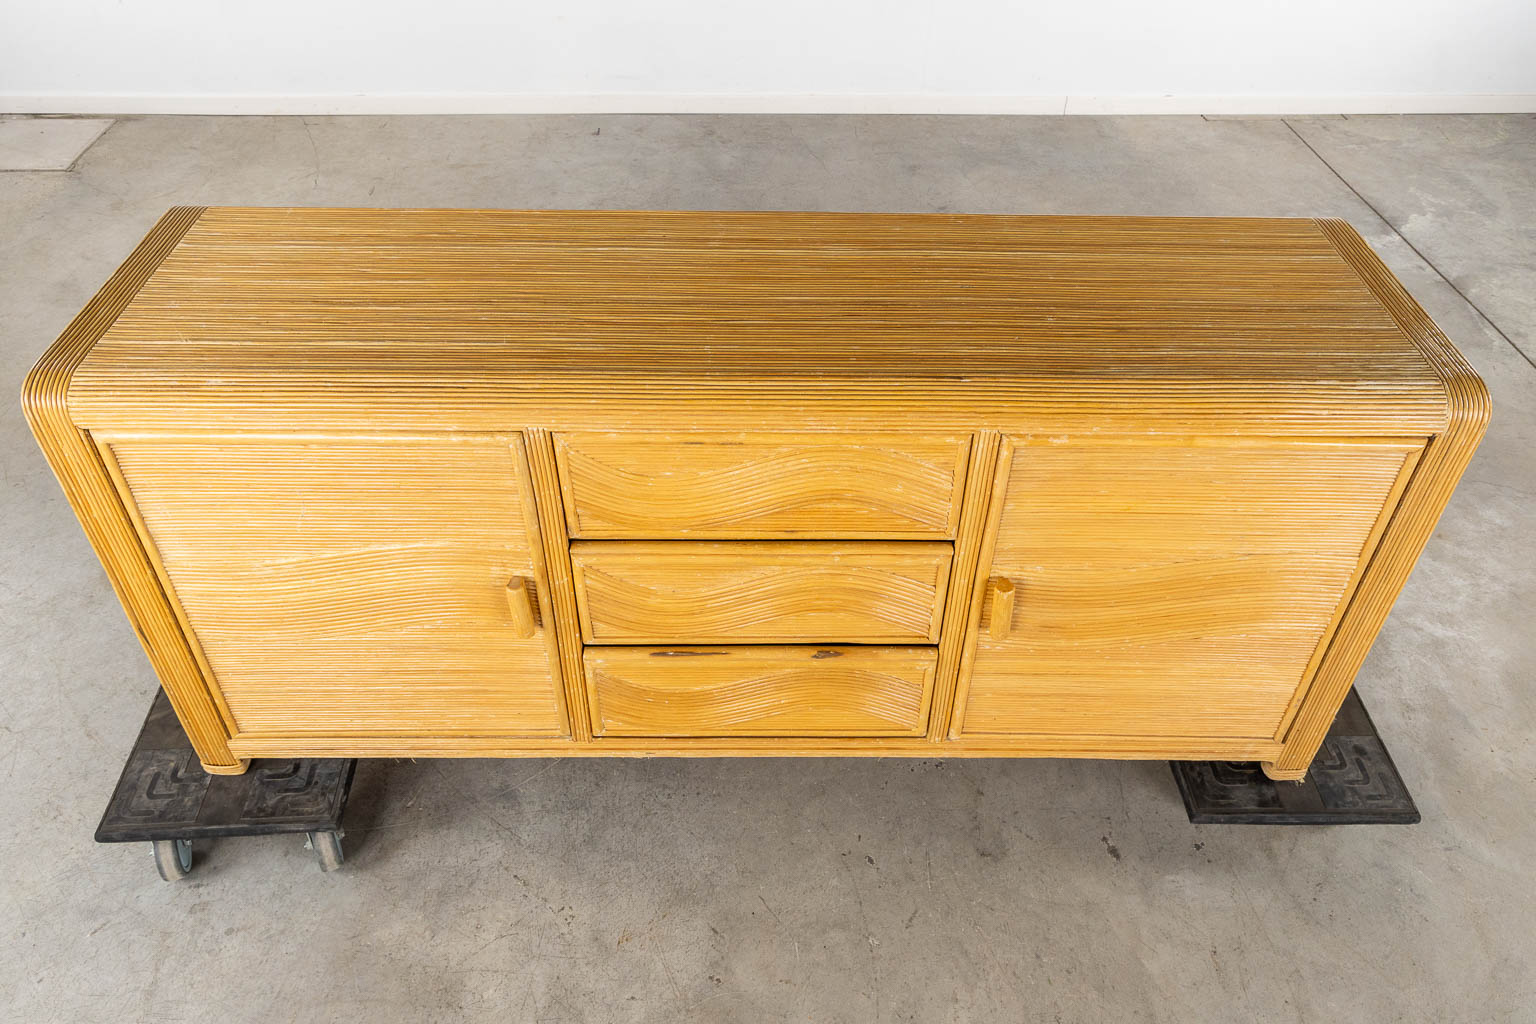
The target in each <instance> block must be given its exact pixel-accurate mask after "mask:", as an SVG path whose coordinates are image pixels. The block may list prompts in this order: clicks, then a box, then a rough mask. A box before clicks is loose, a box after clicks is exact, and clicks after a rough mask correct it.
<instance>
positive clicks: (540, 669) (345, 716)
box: [104, 436, 566, 736]
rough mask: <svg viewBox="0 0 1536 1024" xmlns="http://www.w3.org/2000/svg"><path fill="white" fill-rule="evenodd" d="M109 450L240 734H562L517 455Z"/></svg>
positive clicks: (156, 444) (439, 449)
mask: <svg viewBox="0 0 1536 1024" xmlns="http://www.w3.org/2000/svg"><path fill="white" fill-rule="evenodd" d="M104 440H105V441H106V442H107V443H108V444H109V445H110V455H111V457H112V458H113V459H114V460H115V463H116V466H117V468H118V470H119V472H120V473H121V476H122V479H123V481H124V483H125V484H126V486H127V488H128V491H129V493H131V494H132V495H133V497H134V500H135V506H136V508H137V511H138V514H139V516H140V517H141V520H142V522H143V525H144V529H145V531H146V533H147V539H148V540H149V541H150V543H152V545H153V549H154V551H155V553H156V557H157V560H158V563H159V564H160V565H161V566H162V567H163V571H164V573H165V576H166V583H167V586H168V587H169V588H171V589H172V590H173V591H174V592H175V594H176V595H177V597H178V599H179V603H180V606H181V610H182V612H183V613H184V617H185V621H186V623H187V626H188V628H189V632H190V635H191V636H192V637H193V638H195V640H196V642H197V645H198V648H199V649H200V651H201V653H202V655H203V656H204V657H205V658H206V661H207V664H208V667H209V669H210V670H211V672H212V675H213V678H214V680H215V681H216V683H217V685H218V688H219V691H220V693H221V694H222V696H223V698H224V700H225V702H226V703H227V705H228V707H229V710H230V713H231V715H232V717H233V720H234V725H235V727H236V729H237V730H238V733H240V734H246V733H250V734H260V733H267V734H276V735H286V736H292V735H305V734H307V735H326V736H343V735H351V734H369V733H373V734H399V735H412V734H415V735H422V734H427V735H431V734H441V733H458V734H480V735H501V736H515V735H560V734H563V733H564V732H565V731H566V729H565V723H564V715H563V711H562V708H561V701H560V691H559V687H557V686H556V684H555V667H554V666H555V660H554V651H553V649H552V646H551V645H550V644H548V643H547V642H546V639H545V638H543V637H536V636H534V635H533V630H532V629H530V630H529V631H528V632H527V633H526V634H524V633H523V631H522V630H521V629H519V627H518V624H517V623H516V622H515V621H514V620H513V617H512V613H511V609H510V607H509V604H508V598H507V581H508V580H509V579H512V578H514V577H519V578H522V579H524V580H527V581H528V582H530V583H532V584H533V585H534V587H535V592H536V593H539V592H544V593H540V602H539V603H540V604H547V603H548V598H547V596H545V594H547V591H545V585H544V583H543V582H542V580H543V576H544V574H543V561H542V555H541V554H540V553H539V552H538V543H537V532H536V530H534V529H533V528H532V527H533V526H534V523H533V522H532V521H531V516H532V511H531V509H530V508H529V502H530V495H529V493H528V490H527V487H526V484H524V483H523V479H524V477H525V474H526V469H525V468H524V466H523V463H522V461H521V452H522V447H521V446H522V440H521V438H519V437H516V436H502V437H485V436H479V437H462V436H461V437H453V438H446V437H436V438H429V437H421V438H410V439H400V440H394V441H387V442H381V441H377V440H372V439H368V438H356V437H354V438H331V439H328V440H325V441H311V442H309V443H305V442H303V441H294V440H291V439H286V438H277V439H272V440H267V441H256V440H251V439H243V440H240V441H238V442H237V441H230V440H224V441H220V442H216V443H213V442H191V443H189V442H187V441H185V440H182V439H160V440H155V439H150V438H145V437H142V436H141V437H128V438H106V439H104ZM524 593H525V594H526V593H527V591H526V589H525V590H524ZM527 600H528V597H527V596H525V597H524V601H525V602H526V601H527ZM529 611H530V613H531V612H532V608H531V607H530V609H529ZM531 625H532V623H531V621H530V622H529V626H531Z"/></svg>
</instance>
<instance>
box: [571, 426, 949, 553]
mask: <svg viewBox="0 0 1536 1024" xmlns="http://www.w3.org/2000/svg"><path fill="white" fill-rule="evenodd" d="M555 444H556V452H557V454H558V456H559V460H560V480H561V486H562V488H563V490H564V494H563V497H564V503H565V513H566V517H567V520H568V523H569V527H570V534H571V536H572V537H589V538H596V537H641V538H667V537H719V538H731V539H740V538H751V537H832V538H838V539H844V540H847V539H857V538H863V537H871V538H900V537H911V538H945V537H953V536H954V535H955V529H956V523H957V521H958V519H959V514H960V497H961V491H962V489H963V487H964V485H965V460H966V455H967V452H968V450H969V448H970V438H969V437H968V436H964V435H962V436H959V437H936V438H934V437H906V436H901V435H885V436H882V435H858V434H853V435H846V434H798V435H777V434H773V433H769V432H764V433H762V434H757V435H753V434H747V435H734V436H733V435H718V434H671V435H659V434H645V435H633V434H581V433H577V434H561V435H559V436H557V437H556V438H555Z"/></svg>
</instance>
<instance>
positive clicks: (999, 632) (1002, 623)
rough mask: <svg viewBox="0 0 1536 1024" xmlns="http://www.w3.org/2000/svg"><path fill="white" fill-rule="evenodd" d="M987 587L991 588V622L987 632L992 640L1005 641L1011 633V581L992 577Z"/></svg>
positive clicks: (1000, 577) (1005, 578) (1002, 577)
mask: <svg viewBox="0 0 1536 1024" xmlns="http://www.w3.org/2000/svg"><path fill="white" fill-rule="evenodd" d="M988 586H990V587H991V588H992V621H991V622H990V623H988V624H987V632H988V633H990V634H991V636H992V639H993V640H1007V639H1008V634H1010V633H1012V632H1013V580H1010V579H1008V578H1007V577H1004V576H994V577H992V580H991V582H990V583H989V584H988Z"/></svg>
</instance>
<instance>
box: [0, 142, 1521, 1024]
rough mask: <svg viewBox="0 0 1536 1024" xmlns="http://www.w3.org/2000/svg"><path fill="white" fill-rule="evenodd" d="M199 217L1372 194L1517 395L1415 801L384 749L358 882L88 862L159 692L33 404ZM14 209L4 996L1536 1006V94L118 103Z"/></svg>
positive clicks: (4, 672) (1470, 517)
mask: <svg viewBox="0 0 1536 1024" xmlns="http://www.w3.org/2000/svg"><path fill="white" fill-rule="evenodd" d="M182 203H186V204H211V203H228V204H338V205H369V206H492V207H631V208H652V209H667V208H708V209H824V210H911V211H923V210H936V211H967V212H998V213H1044V212H1050V213H1129V214H1192V215H1198V214H1229V215H1230V214H1256V215H1307V216H1311V215H1326V216H1337V217H1345V218H1348V219H1349V220H1351V221H1352V222H1353V223H1354V224H1355V225H1356V226H1357V227H1359V228H1360V230H1361V231H1362V233H1363V234H1364V235H1365V236H1366V238H1367V239H1368V240H1369V241H1370V242H1371V244H1372V245H1374V246H1375V247H1376V248H1377V249H1378V251H1380V252H1381V253H1382V255H1383V256H1384V258H1385V259H1386V260H1387V262H1388V263H1389V264H1390V265H1391V266H1392V267H1393V269H1394V270H1395V271H1396V272H1397V273H1398V274H1399V275H1400V277H1401V278H1402V279H1403V281H1404V282H1405V283H1406V284H1407V286H1408V288H1409V289H1410V290H1411V291H1412V292H1413V294H1414V295H1415V296H1416V297H1417V298H1418V299H1419V301H1420V302H1421V303H1423V305H1424V306H1425V307H1426V308H1427V309H1428V310H1429V312H1430V313H1431V315H1433V316H1434V317H1435V319H1436V320H1437V321H1438V322H1439V324H1440V325H1441V326H1442V327H1443V328H1444V329H1445V331H1446V333H1448V334H1449V335H1450V336H1451V338H1452V339H1454V340H1455V341H1456V343H1457V344H1458V345H1460V346H1461V348H1462V349H1463V351H1465V352H1466V354H1467V356H1468V357H1469V358H1470V359H1471V361H1472V363H1473V364H1474V365H1475V366H1476V367H1477V368H1478V370H1479V371H1480V372H1481V373H1482V374H1483V375H1484V376H1485V377H1486V378H1487V380H1488V383H1489V386H1490V388H1491V389H1492V391H1493V400H1494V417H1493V425H1492V428H1491V430H1490V432H1489V434H1488V437H1487V440H1486V441H1485V442H1484V444H1483V447H1482V449H1481V450H1480V452H1479V454H1478V456H1477V458H1476V460H1475V461H1474V462H1473V464H1472V466H1471V468H1470V469H1469V470H1468V472H1467V475H1466V478H1465V479H1464V480H1463V481H1462V484H1461V488H1460V490H1459V491H1458V492H1457V494H1456V496H1455V498H1454V499H1453V501H1452V503H1451V506H1450V508H1449V510H1448V511H1447V512H1446V514H1445V517H1444V519H1443V520H1442V522H1441V524H1440V527H1439V529H1438V531H1437V532H1436V535H1435V537H1434V539H1433V540H1432V541H1431V542H1430V544H1429V547H1428V550H1427V551H1426V553H1425V555H1424V558H1423V560H1422V561H1421V562H1420V564H1419V566H1418V568H1417V570H1416V571H1415V572H1414V574H1413V577H1412V579H1411V580H1410V581H1409V583H1408V586H1407V589H1406V590H1405V592H1404V593H1403V596H1402V598H1401V599H1400V600H1399V602H1398V605H1397V608H1396V610H1395V611H1394V612H1393V614H1392V617H1391V620H1390V621H1389V622H1388V624H1387V626H1386V629H1385V631H1384V632H1383V633H1382V635H1381V637H1380V639H1379V640H1378V641H1377V643H1376V646H1375V648H1374V650H1373V651H1372V653H1371V655H1370V658H1369V660H1368V661H1367V663H1366V665H1365V668H1364V670H1363V672H1362V673H1361V676H1360V678H1359V687H1360V690H1361V692H1362V693H1363V694H1364V696H1365V698H1366V701H1367V703H1368V704H1369V706H1370V708H1371V711H1372V713H1373V714H1374V716H1375V718H1376V721H1377V724H1378V726H1379V727H1380V729H1381V731H1382V733H1383V734H1384V735H1385V737H1386V739H1387V741H1388V743H1389V745H1390V746H1391V748H1392V751H1393V753H1394V755H1395V756H1396V759H1397V762H1398V765H1399V767H1400V768H1401V769H1402V772H1403V775H1404V776H1405V778H1406V779H1407V781H1408V784H1409V786H1410V787H1411V788H1412V790H1413V793H1414V796H1415V797H1416V798H1417V800H1418V803H1419V807H1420V808H1421V810H1422V811H1423V815H1424V821H1423V823H1422V824H1420V825H1417V826H1411V827H1358V826H1356V827H1347V826H1346V827H1337V828H1321V829H1301V828H1278V827H1230V826H1229V827H1221V826H1199V827H1197V826H1192V825H1189V824H1188V823H1187V822H1186V821H1185V819H1184V813H1183V810H1182V807H1181V805H1180V803H1179V798H1178V795H1177V793H1176V791H1175V788H1174V784H1173V780H1172V779H1171V778H1170V775H1169V772H1168V769H1167V766H1166V765H1165V764H1162V763H1136V762H1069V761H1002V760H996V761H994V760H984V761H965V760H951V761H939V760H933V761H901V760H860V759H852V760H844V761H838V760H787V759H764V760H736V761H715V760H700V761H685V760H657V761H622V760H612V761H598V760H571V761H504V762H498V761H483V760H482V761H416V762H412V761H390V762H364V763H363V764H362V766H361V767H360V768H359V771H358V781H357V786H356V790H355V796H354V798H353V805H352V808H351V811H350V825H349V835H348V845H349V850H350V852H349V856H350V859H349V861H348V864H347V866H346V867H345V868H344V869H343V870H342V871H341V872H339V873H337V874H334V875H322V874H321V873H320V872H319V871H318V870H317V869H316V868H315V866H314V862H313V860H312V859H311V857H310V855H309V854H308V853H307V852H306V851H304V850H303V849H302V848H301V845H300V841H299V840H297V839H294V838H282V837H279V838H267V839H248V840H238V841H226V842H223V843H218V844H214V845H209V846H207V848H206V849H204V850H202V851H201V858H202V863H201V864H200V865H199V867H198V868H197V870H196V872H195V873H194V874H193V875H192V876H191V877H190V878H189V879H187V880H186V881H185V882H182V883H179V884H176V885H166V884H164V883H162V882H160V881H159V880H158V878H157V877H156V876H155V874H154V871H153V868H152V867H151V863H150V857H149V854H148V852H147V850H146V849H145V848H142V847H138V846H97V845H94V844H93V843H92V842H91V832H92V829H93V828H94V826H95V823H96V820H97V818H98V816H99V815H100V813H101V811H102V808H103V805H104V802H105V800H106V797H107V795H108V794H109V792H110V791H111V788H112V785H113V783H114V781H115V779H116V776H117V772H118V770H119V767H120V766H121V763H122V759H123V757H124V756H125V754H126V752H127V750H128V748H129V746H130V745H131V744H132V741H133V736H134V734H135V732H136V730H137V728H138V724H139V721H140V719H141V717H142V716H143V714H144V712H145V710H146V709H147V707H148V704H149V699H150V695H151V693H152V691H153V688H154V686H155V680H154V678H153V676H152V674H151V672H150V669H149V666H148V664H147V663H146V661H145V659H144V656H143V654H142V653H141V652H140V650H139V649H138V647H137V644H136V641H135V639H134V637H133V634H132V632H131V631H130V630H129V628H128V625H127V623H126V622H125V620H124V618H123V615H122V613H121V612H120V611H119V609H118V607H117V605H116V602H115V600H114V598H113V596H112V593H111V591H110V589H109V588H108V585H107V582H106V579H105V578H104V576H103V574H102V572H101V570H100V569H99V567H98V566H97V564H96V561H95V560H94V558H93V557H92V554H91V552H90V550H89V548H88V547H87V545H86V543H85V540H84V538H83V536H82V534H81V532H80V529H79V527H78V526H77V525H76V523H75V521H74V519H73V517H72V515H71V512H70V510H69V508H68V506H67V505H66V504H65V502H64V500H63V498H62V496H61V494H60V492H59V489H58V487H57V485H56V484H55V483H54V481H53V479H52V477H51V476H50V475H49V471H48V468H47V466H46V465H45V464H44V462H43V460H42V458H41V456H40V455H39V454H38V451H37V449H36V446H35V445H34V444H33V441H32V438H31V437H30V435H29V434H28V432H27V429H26V427H25V425H24V424H23V422H22V418H21V415H20V413H19V410H18V407H17V399H16V395H17V392H18V389H19V386H20V381H21V378H22V375H23V374H24V373H25V371H26V369H27V368H28V367H29V366H30V365H31V363H32V362H33V360H34V359H36V358H37V356H38V354H39V353H41V352H42V351H43V349H44V348H45V347H46V346H47V345H48V344H49V342H51V341H52V340H53V338H54V337H55V336H56V335H57V334H58V332H59V331H60V330H61V329H62V328H63V327H64V325H65V324H66V323H67V322H68V321H69V319H70V317H71V316H72V315H73V314H74V313H75V312H76V311H77V310H78V309H79V308H80V306H81V305H82V304H83V303H84V302H85V301H86V300H87V299H88V298H89V297H90V295H91V294H92V292H93V291H94V290H95V289H96V287H97V286H98V285H99V284H100V283H101V282H102V281H103V280H105V279H106V277H107V275H108V274H109V273H111V271H112V270H113V269H114V268H115V267H116V265H117V264H118V262H119V261H121V260H122V259H123V257H124V256H126V255H127V253H128V251H129V250H130V249H131V248H132V246H133V244H134V243H135V242H136V241H137V240H138V238H139V237H140V236H141V235H142V234H143V233H144V232H145V231H146V230H147V229H148V228H149V227H150V225H151V224H153V223H154V221H155V219H156V218H157V217H158V216H159V215H160V214H161V213H162V212H163V211H164V209H165V208H166V207H167V206H170V205H173V204H182ZM0 225H3V230H0V340H3V349H0V359H3V368H4V372H3V377H4V379H5V380H6V381H7V382H8V383H6V385H5V386H4V388H0V404H3V408H0V430H3V432H4V433H3V439H4V456H3V458H4V463H3V467H4V473H3V477H0V481H3V501H4V523H5V529H4V532H3V535H0V545H3V550H0V565H3V570H0V572H3V576H0V585H3V587H4V590H5V614H4V617H3V621H0V658H3V661H4V664H3V669H0V730H3V733H4V738H3V746H0V765H3V769H0V770H3V772H4V781H3V783H0V821H3V822H4V823H5V828H4V829H3V831H0V950H3V952H0V1019H3V1020H5V1021H25V1022H28V1024H41V1022H45V1021H65V1022H70V1024H81V1022H87V1021H126V1020H176V1021H183V1020H184V1021H204V1020H209V1021H214V1020H216V1021H220V1022H224V1024H237V1022H245V1021H251V1022H263V1024H265V1022H272V1021H288V1020H294V1021H297V1020H368V1021H371V1022H377V1024H383V1022H392V1021H411V1022H418V1021H437V1020H441V1021H480V1020H497V1021H594V1022H607V1021H655V1022H668V1024H671V1022H684V1021H780V1020H782V1021H791V1020H793V1021H816V1022H842V1021H849V1022H866V1021H867V1022H885V1021H890V1022H897V1021H917V1022H937V1021H986V1022H999V1021H1008V1022H1013V1021H1020V1022H1036V1021H1040V1022H1048V1021H1067V1022H1076V1021H1093V1022H1120V1021H1169V1022H1190V1021H1213V1022H1229V1021H1239V1020H1241V1021H1361V1022H1372V1024H1376V1022H1389V1021H1391V1022H1396V1021H1434V1022H1441V1021H1446V1022H1450V1021H1454V1022H1462V1021H1532V1020H1536V966H1533V964H1536V927H1533V924H1532V922H1533V921H1536V815H1533V813H1532V807H1533V798H1536V745H1533V740H1532V737H1533V736H1536V699H1533V695H1532V694H1533V691H1532V681H1533V678H1536V592H1533V580H1536V529H1533V528H1536V454H1533V453H1536V368H1533V365H1532V362H1531V359H1532V358H1536V117H1531V116H1487V117H1379V118H1376V117H1350V118H1347V119H1346V118H1310V119H1290V120H1282V119H1274V118H1264V119H1253V120H1242V119H1212V120H1206V119H1202V118H1199V117H1189V118H1153V117H1149V118H1088V117H1083V118H1037V119H1032V118H970V117H968V118H937V117H888V118H878V117H595V116H581V117H484V118H437V117H433V118H404V117H402V118H306V119H300V118H259V117H248V118H201V117H180V118H130V119H122V120H119V121H117V122H116V124H114V125H113V126H112V128H111V129H110V130H109V131H107V133H106V134H105V135H104V136H103V137H102V138H101V139H100V141H98V142H97V143H96V144H95V145H94V146H92V147H91V148H90V149H89V150H88V151H87V152H86V153H85V154H84V155H83V156H82V157H80V158H79V159H78V160H77V161H75V163H74V167H73V169H72V170H70V171H67V172H36V173H28V172H15V173H6V174H0ZM1522 349H1523V354H1522V351H1521V350H1522Z"/></svg>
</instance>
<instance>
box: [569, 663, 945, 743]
mask: <svg viewBox="0 0 1536 1024" xmlns="http://www.w3.org/2000/svg"><path fill="white" fill-rule="evenodd" d="M584 660H585V664H586V675H587V693H588V696H589V698H590V700H591V703H592V727H593V732H594V733H595V734H596V735H599V736H917V735H921V734H922V733H924V732H925V731H926V729H927V724H928V704H929V700H930V697H931V696H932V692H933V673H934V664H935V661H936V654H935V652H934V650H933V649H932V648H927V647H666V648H655V647H588V648H587V649H586V652H585V656H584Z"/></svg>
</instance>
